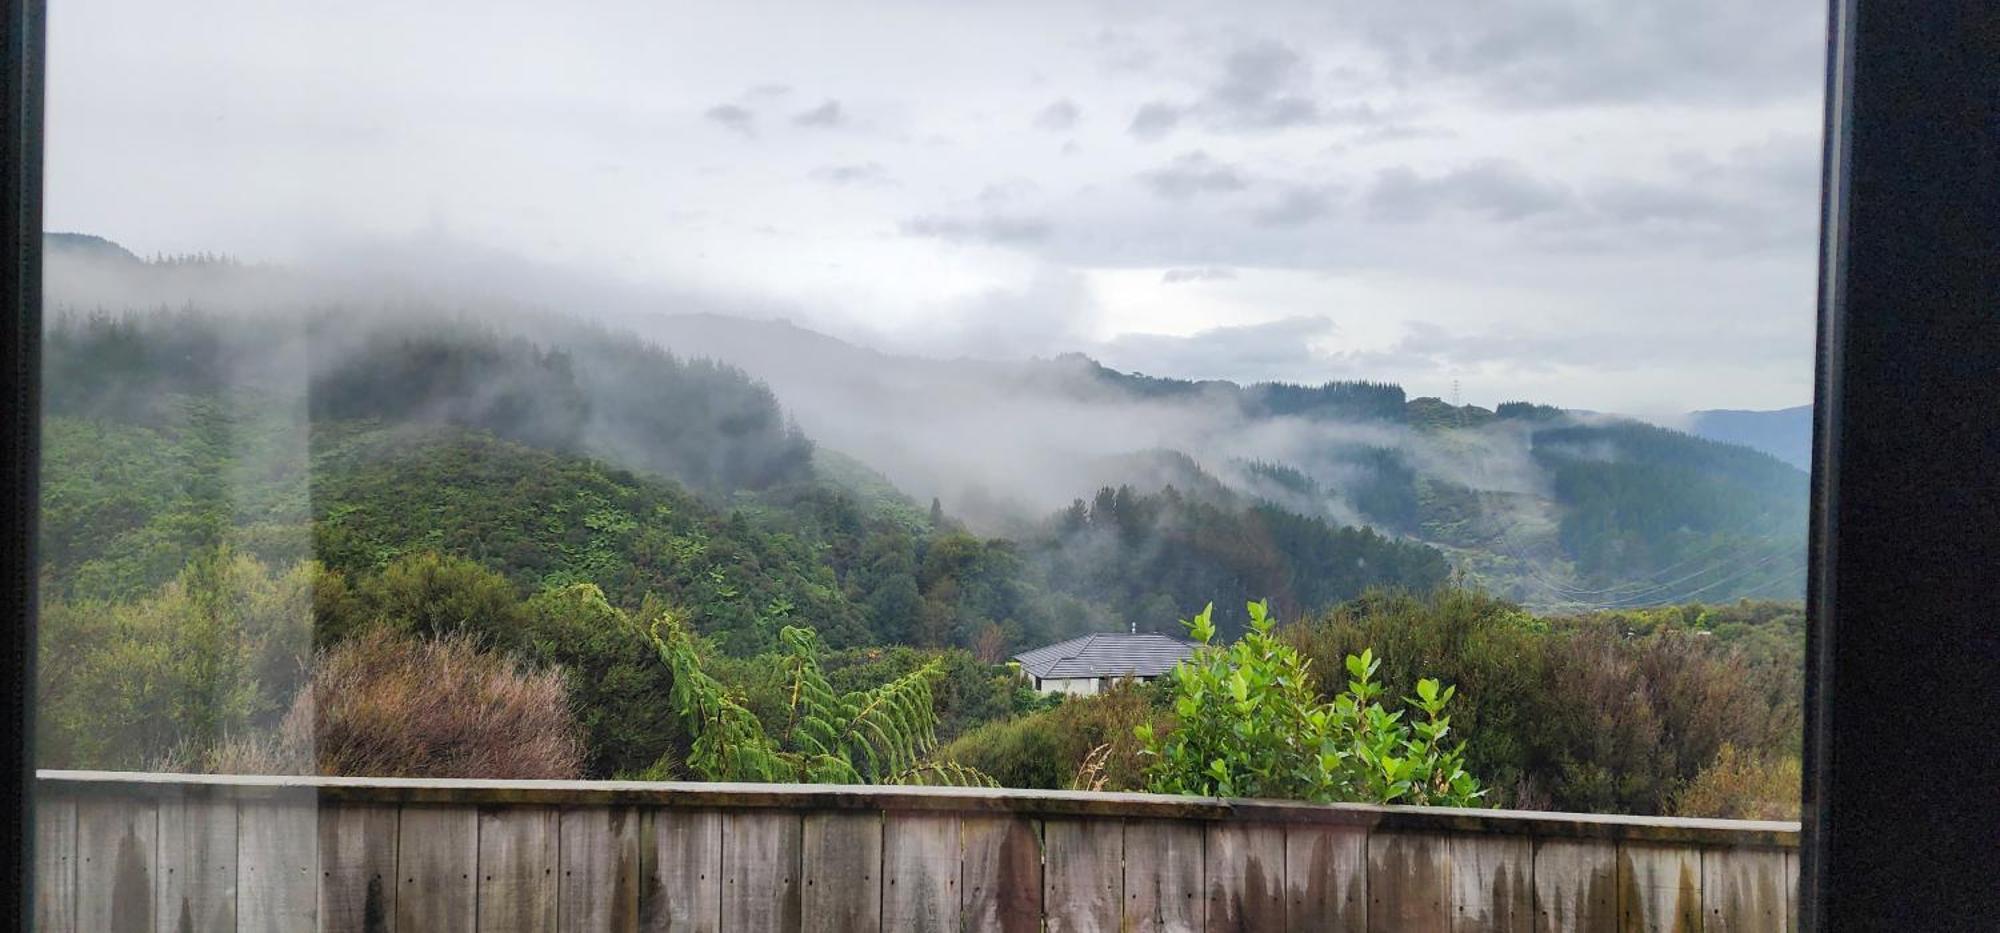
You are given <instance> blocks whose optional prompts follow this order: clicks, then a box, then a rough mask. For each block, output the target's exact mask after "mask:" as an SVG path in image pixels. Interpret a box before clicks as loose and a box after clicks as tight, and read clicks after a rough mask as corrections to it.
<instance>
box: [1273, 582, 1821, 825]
mask: <svg viewBox="0 0 2000 933" xmlns="http://www.w3.org/2000/svg"><path fill="white" fill-rule="evenodd" d="M1282 634H1283V637H1284V638H1285V640H1286V641H1287V642H1289V643H1290V644H1292V645H1293V646H1295V647H1297V648H1298V649H1299V650H1300V651H1301V652H1302V653H1303V654H1304V655H1305V656H1306V657H1307V658H1309V659H1311V660H1312V661H1313V662H1314V663H1315V664H1325V665H1333V664H1339V663H1340V662H1341V660H1342V659H1343V658H1344V657H1345V656H1346V655H1348V654H1351V653H1354V652H1358V651H1361V650H1363V649H1365V648H1368V647H1374V648H1376V649H1378V650H1379V651H1380V652H1381V657H1382V658H1383V664H1382V668H1381V671H1380V675H1379V676H1380V677H1381V680H1382V682H1383V684H1384V685H1385V686H1386V687H1387V689H1388V690H1389V691H1390V692H1391V693H1392V694H1395V693H1402V692H1407V691H1410V690H1414V689H1415V688H1416V684H1417V681H1418V680H1420V679H1421V678H1423V677H1426V676H1429V677H1439V678H1442V679H1445V680H1448V681H1450V682H1451V683H1453V684H1455V685H1457V686H1458V687H1459V688H1460V694H1461V695H1460V697H1459V699H1458V700H1457V703H1456V705H1455V708H1454V711H1453V713H1452V724H1453V727H1454V728H1455V729H1456V731H1457V732H1458V733H1459V734H1461V735H1463V736H1465V737H1466V740H1467V741H1466V761H1467V768H1468V770H1471V771H1472V772H1474V773H1476V774H1478V775H1480V776H1481V777H1482V778H1484V779H1485V780H1486V781H1487V782H1488V783H1489V785H1490V786H1492V787H1493V788H1494V791H1495V792H1494V797H1495V798H1496V801H1497V802H1499V803H1500V804H1502V805H1504V806H1511V807H1518V808H1524V809H1558V810H1568V811H1583V812H1611V813H1636V814H1666V813H1669V812H1671V811H1672V808H1673V803H1672V801H1673V796H1674V794H1675V793H1676V792H1677V791H1678V790H1679V789H1680V788H1682V787H1684V786H1685V785H1686V784H1687V783H1688V782H1689V781H1691V780H1693V779H1694V778H1695V777H1696V775H1697V773H1698V772H1699V771H1700V770H1701V769H1702V768H1703V767H1705V766H1707V765H1708V764H1709V763H1710V762H1712V761H1714V760H1715V757H1716V755H1717V754H1718V751H1719V749H1720V748H1721V746H1722V745H1724V744H1725V743H1733V744H1735V745H1737V746H1738V747H1739V748H1740V749H1742V750H1744V751H1745V752H1746V753H1748V754H1755V755H1759V756H1782V755H1787V754H1789V755H1794V756H1796V755H1797V753H1798V748H1799V736H1800V723H1801V717H1800V712H1799V695H1800V683H1801V682H1802V680H1801V676H1802V675H1801V668H1800V666H1799V665H1800V660H1799V659H1800V655H1801V648H1802V646H1803V644H1804V622H1803V616H1802V615H1801V614H1800V613H1799V610H1798V607H1797V606H1796V604H1790V605H1787V604H1775V603H1762V604H1759V603H1742V604H1734V605H1728V606H1719V607H1718V606H1706V607H1705V606H1686V607H1669V608H1662V609H1656V610H1645V611H1629V612H1620V613H1602V614H1596V615H1591V616H1582V617H1556V618H1540V617H1536V616H1532V615H1530V614H1528V613H1526V612H1524V611H1522V609H1521V608H1520V607H1519V606H1516V605H1513V604H1511V603H1507V602H1504V601H1502V600H1498V599H1494V598H1492V597H1489V596H1485V595H1483V594H1480V593H1476V592H1472V591H1467V590H1459V589H1445V590H1440V591H1437V592H1435V593H1431V594H1428V595H1424V596H1416V595H1411V594H1408V593H1398V592H1387V591H1378V592H1372V593H1369V594H1368V595H1367V596H1365V597H1363V598H1362V599H1358V600H1355V601H1353V602H1350V603H1347V604H1344V605H1342V606H1339V607H1337V608H1335V609H1334V610H1332V611H1330V612H1327V613H1324V614H1322V615H1319V616H1316V617H1312V618H1308V619H1306V620H1303V621H1302V622H1300V623H1299V624H1296V625H1292V626H1289V627H1287V629H1286V630H1285V631H1284V632H1283V633H1282Z"/></svg>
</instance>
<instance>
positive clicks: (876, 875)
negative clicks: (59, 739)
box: [35, 771, 1798, 933]
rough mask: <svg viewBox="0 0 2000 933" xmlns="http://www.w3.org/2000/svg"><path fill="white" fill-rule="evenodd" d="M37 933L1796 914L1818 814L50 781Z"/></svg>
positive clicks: (542, 784) (1338, 924)
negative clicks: (1783, 816) (1722, 816)
mask: <svg viewBox="0 0 2000 933" xmlns="http://www.w3.org/2000/svg"><path fill="white" fill-rule="evenodd" d="M37 783H38V807H37V816H36V822H37V826H36V838H37V854H36V860H37V875H36V890H35V903H36V908H37V921H36V922H37V929H39V930H49V931H62V933H95V931H116V933H123V931H135V933H137V931H146V933H152V931H174V933H181V931H186V933H210V931H239V930H240V931H259V933H262V931H293V930H297V931H337V933H347V931H378V930H379V931H403V933H418V931H424V933H428V931H459V933H474V931H478V933H502V931H505V933H513V931H542V930H551V931H556V930H559V931H565V933H567V931H638V930H662V931H683V930H686V931H712V933H723V931H767V930H769V931H822V930H824V931H863V930H865V931H902V930H1002V931H1017V930H1018V931H1040V930H1044V929H1046V930H1048V931H1051V933H1057V931H1072V930H1074V931H1096V930H1107V931H1109V930H1118V931H1125V930H1130V931H1151V930H1205V931H1217V933H1220V931H1236V930H1243V931H1288V933H1289V931H1295V930H1296V931H1303V930H1329V931H1356V933H1362V931H1430V930H1437V931H1456V930H1498V931H1517V930H1518V931H1529V930H1533V931H1543V930H1548V931H1557V930H1578V931H1599V930H1602V931H1614V930H1615V931H1624V930H1688V931H1724V930H1728V931H1736V930H1774V931H1775V930H1793V929H1796V910H1795V904H1794V894H1793V892H1794V891H1795V889H1796V886H1797V883H1796V882H1797V864H1798V863H1797V858H1796V849H1797V845H1798V824H1796V823H1760V822H1739V821H1725V820H1677V819H1660V818H1638V817H1607V816H1595V815H1584V814H1560V813H1525V812H1513V811H1494V810H1451V809H1438V808H1408V807H1369V806H1350V805H1335V806H1315V805H1307V804H1296V803H1285V802H1275V801H1243V800H1216V799H1207V798H1177V797H1158V796H1151V795H1142V794H1090V793H1075V792H1051V791H1021V790H977V789H961V788H880V787H825V786H804V785H769V784H686V783H663V784H662V783H628V782H568V781H441V780H394V779H354V778H345V779H344V778H271V777H216V776H196V775H165V774H133V773H113V772H61V771H44V772H41V774H40V776H39V780H38V782H37Z"/></svg>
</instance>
